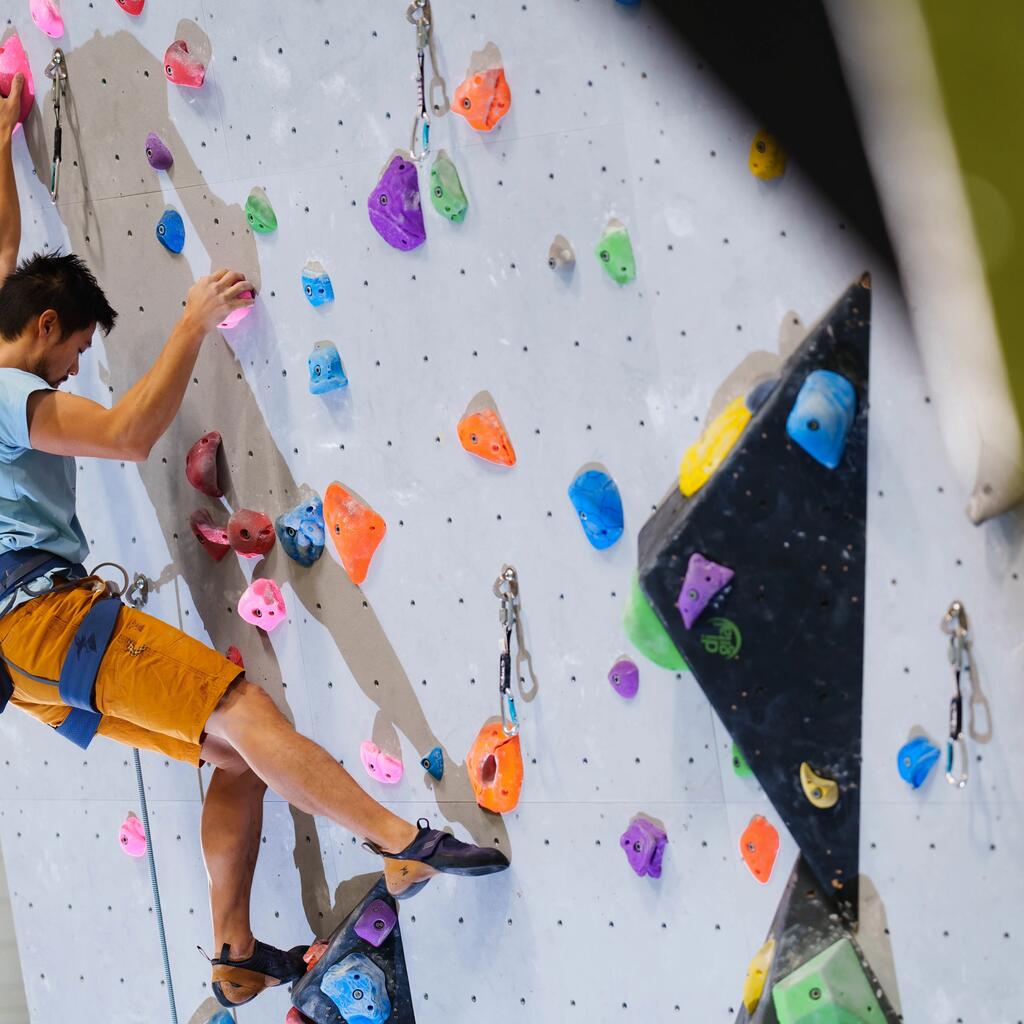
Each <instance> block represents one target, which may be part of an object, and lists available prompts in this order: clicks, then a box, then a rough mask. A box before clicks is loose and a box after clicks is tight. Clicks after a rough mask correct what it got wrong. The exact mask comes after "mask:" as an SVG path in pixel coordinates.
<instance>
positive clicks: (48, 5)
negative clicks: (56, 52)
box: [28, 0, 64, 39]
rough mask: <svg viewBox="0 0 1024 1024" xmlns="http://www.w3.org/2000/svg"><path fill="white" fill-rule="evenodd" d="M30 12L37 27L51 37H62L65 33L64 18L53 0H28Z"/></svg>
mask: <svg viewBox="0 0 1024 1024" xmlns="http://www.w3.org/2000/svg"><path fill="white" fill-rule="evenodd" d="M28 13H29V14H31V15H32V20H33V21H34V22H35V23H36V28H38V29H39V30H40V31H41V32H45V33H46V34H47V35H48V36H49V37H50V38H51V39H60V37H61V36H62V35H64V19H63V18H62V17H61V16H60V11H58V10H57V5H56V4H55V3H54V2H53V0H28Z"/></svg>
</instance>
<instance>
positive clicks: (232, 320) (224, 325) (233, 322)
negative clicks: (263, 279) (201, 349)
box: [217, 292, 256, 331]
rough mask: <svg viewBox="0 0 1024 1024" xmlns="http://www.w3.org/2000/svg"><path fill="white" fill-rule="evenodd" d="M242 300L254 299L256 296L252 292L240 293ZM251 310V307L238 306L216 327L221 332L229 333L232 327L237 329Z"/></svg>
mask: <svg viewBox="0 0 1024 1024" xmlns="http://www.w3.org/2000/svg"><path fill="white" fill-rule="evenodd" d="M239 298H242V299H255V298H256V296H255V295H253V293H252V292H242V294H241V295H240V296H239ZM252 310H253V307H252V306H239V308H238V309H233V310H231V312H230V313H228V315H227V316H226V317H224V319H223V320H221V322H220V323H219V324H217V326H218V327H219V328H220V330H222V331H230V330H231V328H232V327H237V326H238V325H239V324H240V323H241V322H242V321H243V320H244V319H245V318H246V317H247V316H248V315H249V314H250V313H251V312H252Z"/></svg>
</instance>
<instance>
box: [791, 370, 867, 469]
mask: <svg viewBox="0 0 1024 1024" xmlns="http://www.w3.org/2000/svg"><path fill="white" fill-rule="evenodd" d="M856 414H857V392H856V391H855V390H854V387H853V385H852V384H851V383H850V382H849V381H848V380H847V379H846V378H845V377H843V376H841V375H840V374H838V373H833V372H832V371H831V370H813V371H812V372H811V373H809V374H808V375H807V379H806V380H805V381H804V382H803V385H802V386H801V388H800V392H799V394H798V395H797V396H796V401H795V402H794V403H793V408H792V410H791V411H790V414H789V419H788V420H786V433H787V434H789V436H790V437H791V438H792V439H793V440H794V441H796V443H797V444H798V445H800V447H801V448H803V450H804V451H805V452H807V454H808V455H810V456H811V458H812V459H815V460H816V461H818V462H820V463H821V464H822V465H823V466H825V467H827V468H828V469H835V468H836V466H838V465H839V460H840V459H841V458H842V457H843V449H844V448H845V447H846V438H847V435H848V434H849V433H850V427H851V426H853V419H854V416H856Z"/></svg>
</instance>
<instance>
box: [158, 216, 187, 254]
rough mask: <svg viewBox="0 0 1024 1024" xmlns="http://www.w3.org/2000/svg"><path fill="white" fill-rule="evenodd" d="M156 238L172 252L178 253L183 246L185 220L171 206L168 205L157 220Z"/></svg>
mask: <svg viewBox="0 0 1024 1024" xmlns="http://www.w3.org/2000/svg"><path fill="white" fill-rule="evenodd" d="M156 240H157V241H158V242H159V243H160V244H161V245H162V246H163V247H164V248H165V249H169V250H170V251H171V252H173V253H179V252H181V250H182V249H184V248H185V222H184V221H183V220H182V219H181V214H180V213H178V211H177V210H176V209H175V208H174V207H173V206H168V207H167V209H166V210H164V213H163V216H162V217H161V218H160V220H159V221H157V225H156Z"/></svg>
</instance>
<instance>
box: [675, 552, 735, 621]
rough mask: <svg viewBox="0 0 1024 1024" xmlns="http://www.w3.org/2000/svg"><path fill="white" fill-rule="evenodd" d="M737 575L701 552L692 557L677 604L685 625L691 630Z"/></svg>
mask: <svg viewBox="0 0 1024 1024" xmlns="http://www.w3.org/2000/svg"><path fill="white" fill-rule="evenodd" d="M734 575H735V573H733V571H732V569H729V568H727V567H726V566H724V565H719V564H718V563H717V562H712V561H711V560H710V559H707V558H705V557H704V556H703V555H702V554H700V553H699V552H696V551H695V552H694V553H693V554H692V555H690V562H689V564H688V565H687V567H686V577H685V578H684V579H683V586H682V588H681V589H680V591H679V598H678V600H677V601H676V604H677V605H678V607H679V614H680V615H682V617H683V625H684V626H685V627H686V628H687V629H689V628H690V627H691V626H692V625H693V624H694V623H695V622H696V621H697V619H698V618H699V617H700V613H701V612H702V611H704V609H705V608H707V606H708V605H709V604H710V603H711V599H712V598H713V597H714V596H715V595H716V594H717V593H718V592H719V591H720V590H723V589H724V588H725V587H726V586H728V584H729V581H730V580H731V579H732V578H733V576H734Z"/></svg>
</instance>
